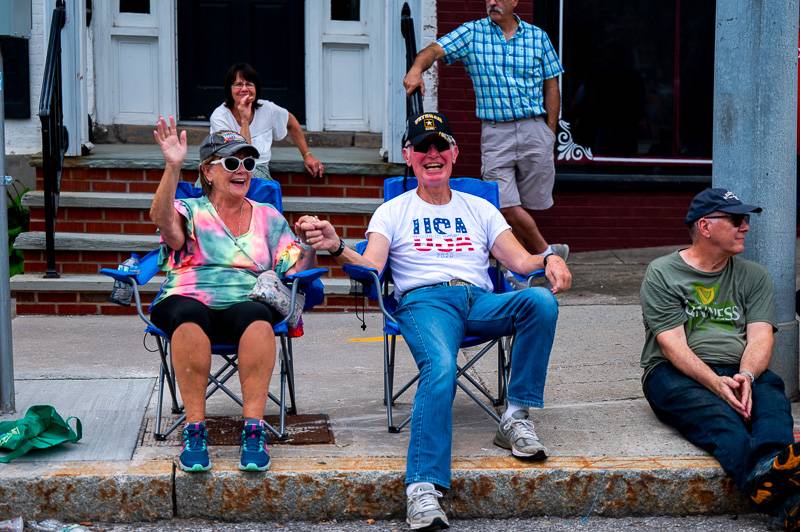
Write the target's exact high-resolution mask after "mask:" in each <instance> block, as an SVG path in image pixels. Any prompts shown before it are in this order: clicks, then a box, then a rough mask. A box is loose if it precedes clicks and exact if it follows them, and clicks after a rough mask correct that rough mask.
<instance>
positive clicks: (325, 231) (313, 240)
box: [294, 215, 339, 251]
mask: <svg viewBox="0 0 800 532" xmlns="http://www.w3.org/2000/svg"><path fill="white" fill-rule="evenodd" d="M294 232H295V234H296V235H298V236H299V237H300V242H302V243H303V244H308V245H310V246H311V247H313V248H314V249H315V250H316V251H323V250H324V251H336V249H337V248H338V247H339V235H337V234H336V229H334V228H333V226H332V225H331V223H330V222H329V221H328V220H320V219H319V218H317V217H316V216H309V215H304V216H301V217H300V218H299V219H298V220H297V221H296V222H295V224H294Z"/></svg>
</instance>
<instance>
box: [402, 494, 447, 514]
mask: <svg viewBox="0 0 800 532" xmlns="http://www.w3.org/2000/svg"><path fill="white" fill-rule="evenodd" d="M441 496H442V492H441V491H438V490H426V491H415V492H414V493H412V494H411V497H410V499H411V506H412V508H413V510H414V512H415V513H424V512H427V511H429V510H436V509H437V508H438V507H439V503H438V502H437V499H438V498H439V497H441Z"/></svg>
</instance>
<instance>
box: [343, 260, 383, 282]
mask: <svg viewBox="0 0 800 532" xmlns="http://www.w3.org/2000/svg"><path fill="white" fill-rule="evenodd" d="M342 270H344V273H346V274H347V275H348V276H350V278H351V279H353V280H354V281H358V282H359V283H363V284H364V285H366V286H369V285H371V284H372V283H374V282H376V281H377V282H380V273H379V272H378V270H377V269H376V268H370V267H369V266H361V265H359V264H344V265H342Z"/></svg>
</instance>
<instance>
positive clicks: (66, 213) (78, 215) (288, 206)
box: [23, 191, 381, 238]
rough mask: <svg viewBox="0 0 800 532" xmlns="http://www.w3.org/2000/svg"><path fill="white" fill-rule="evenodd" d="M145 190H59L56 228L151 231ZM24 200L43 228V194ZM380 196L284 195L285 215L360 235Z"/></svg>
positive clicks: (348, 234)
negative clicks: (318, 219)
mask: <svg viewBox="0 0 800 532" xmlns="http://www.w3.org/2000/svg"><path fill="white" fill-rule="evenodd" d="M152 198H153V195H152V194H148V193H116V192H62V193H61V197H60V200H59V210H58V219H57V221H56V231H59V232H65V231H66V232H78V233H116V234H153V233H154V231H155V226H154V225H153V223H152V222H151V221H150V217H149V214H148V211H149V209H150V203H151V201H152ZM23 203H24V204H25V205H26V206H28V208H29V209H30V213H31V224H30V230H32V231H43V230H44V227H45V214H44V193H42V192H39V191H35V192H28V193H27V194H26V195H25V196H24V197H23ZM380 204H381V200H380V199H379V198H344V197H290V196H287V197H284V205H283V207H284V214H285V215H286V217H287V219H288V220H289V222H290V223H294V221H295V220H296V219H297V218H298V217H300V216H302V215H303V214H309V213H311V214H321V215H323V216H325V217H326V218H328V219H329V220H330V221H331V223H333V224H334V226H335V227H336V228H337V230H339V232H340V234H342V235H343V236H344V237H345V238H360V237H362V236H363V234H364V228H365V227H366V226H367V224H368V222H369V217H370V216H371V215H372V213H373V212H374V211H375V209H376V208H377V207H378V206H379V205H380Z"/></svg>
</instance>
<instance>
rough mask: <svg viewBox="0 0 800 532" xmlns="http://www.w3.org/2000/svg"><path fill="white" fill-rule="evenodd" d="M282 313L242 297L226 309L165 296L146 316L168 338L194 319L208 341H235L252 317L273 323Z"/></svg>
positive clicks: (214, 342) (213, 342)
mask: <svg viewBox="0 0 800 532" xmlns="http://www.w3.org/2000/svg"><path fill="white" fill-rule="evenodd" d="M282 319H283V317H282V316H281V315H280V314H278V312H277V311H276V310H275V309H273V308H272V307H270V306H269V305H266V304H264V303H261V302H260V301H244V302H242V303H237V304H235V305H233V306H232V307H228V308H226V309H211V308H208V307H207V306H206V305H204V304H203V303H201V302H200V301H198V300H196V299H192V298H191V297H185V296H169V297H167V298H166V299H163V300H162V301H159V302H158V303H157V304H156V305H155V306H153V310H152V311H151V312H150V320H151V321H152V322H153V324H154V325H155V326H156V327H158V328H159V329H161V330H162V331H163V332H164V334H166V335H167V337H168V338H172V334H173V333H174V332H175V329H177V328H178V327H179V326H181V325H182V324H184V323H195V324H197V325H198V326H200V328H201V329H203V332H205V333H206V336H208V338H209V339H210V340H211V343H212V344H238V343H239V338H241V337H242V335H243V334H244V331H245V330H247V327H249V326H250V324H251V323H253V322H254V321H266V322H268V323H270V324H271V325H275V324H276V323H278V322H279V321H281V320H282Z"/></svg>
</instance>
